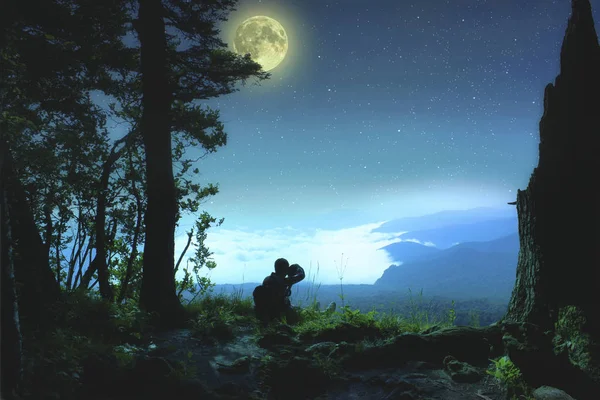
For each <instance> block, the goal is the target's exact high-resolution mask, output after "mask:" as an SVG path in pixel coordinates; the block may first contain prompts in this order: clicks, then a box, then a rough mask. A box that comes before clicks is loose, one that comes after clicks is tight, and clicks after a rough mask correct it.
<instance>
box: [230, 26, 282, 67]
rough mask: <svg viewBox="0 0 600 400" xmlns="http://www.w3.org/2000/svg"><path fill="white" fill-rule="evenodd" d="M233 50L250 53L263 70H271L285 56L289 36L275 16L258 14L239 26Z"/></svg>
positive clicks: (239, 52)
mask: <svg viewBox="0 0 600 400" xmlns="http://www.w3.org/2000/svg"><path fill="white" fill-rule="evenodd" d="M233 50H234V51H235V52H236V53H238V54H247V53H250V57H251V58H252V60H254V61H256V62H257V63H259V64H260V65H261V66H262V67H263V70H265V71H270V70H272V69H273V68H275V67H277V66H278V65H279V64H280V63H281V62H282V61H283V59H284V58H285V55H286V54H287V50H288V37H287V34H286V32H285V29H283V26H282V25H281V24H280V23H279V22H277V21H276V20H274V19H273V18H270V17H266V16H256V17H252V18H248V19H247V20H245V21H244V22H242V23H241V24H240V26H238V27H237V29H236V31H235V38H234V40H233Z"/></svg>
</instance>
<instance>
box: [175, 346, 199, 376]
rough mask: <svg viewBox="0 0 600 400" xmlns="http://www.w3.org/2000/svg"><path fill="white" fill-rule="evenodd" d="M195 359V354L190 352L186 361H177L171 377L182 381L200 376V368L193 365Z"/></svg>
mask: <svg viewBox="0 0 600 400" xmlns="http://www.w3.org/2000/svg"><path fill="white" fill-rule="evenodd" d="M193 357H194V353H193V352H192V351H190V350H188V352H187V353H186V357H185V359H184V360H180V361H177V362H176V363H174V364H173V371H172V372H171V376H172V377H174V378H175V379H177V380H181V381H183V380H189V379H194V378H196V376H197V375H198V368H197V367H196V365H194V363H193Z"/></svg>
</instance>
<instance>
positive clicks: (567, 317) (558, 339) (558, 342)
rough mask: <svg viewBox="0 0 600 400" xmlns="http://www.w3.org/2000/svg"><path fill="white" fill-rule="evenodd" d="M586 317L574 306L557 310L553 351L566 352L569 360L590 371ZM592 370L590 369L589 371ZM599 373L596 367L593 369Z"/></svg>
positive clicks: (595, 372)
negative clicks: (585, 328)
mask: <svg viewBox="0 0 600 400" xmlns="http://www.w3.org/2000/svg"><path fill="white" fill-rule="evenodd" d="M585 323H586V319H585V316H584V314H583V312H582V311H581V310H580V309H579V308H577V307H575V306H565V307H562V308H561V309H560V310H559V312H558V318H557V321H556V324H555V334H554V338H553V345H554V352H555V353H556V354H559V353H563V352H566V353H567V354H568V357H569V360H570V361H571V362H572V363H573V364H574V365H577V366H578V367H579V368H581V369H583V370H586V371H590V369H594V367H592V366H591V355H590V346H591V340H590V337H589V334H587V333H584V329H583V327H584V326H585ZM591 372H592V371H591ZM593 373H594V374H599V372H598V370H597V367H596V370H595V371H593Z"/></svg>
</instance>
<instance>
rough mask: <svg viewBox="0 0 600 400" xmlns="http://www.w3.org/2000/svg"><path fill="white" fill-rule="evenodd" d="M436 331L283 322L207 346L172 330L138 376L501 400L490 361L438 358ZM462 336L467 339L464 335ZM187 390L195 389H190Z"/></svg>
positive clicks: (225, 389) (296, 394) (290, 389)
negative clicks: (317, 330)
mask: <svg viewBox="0 0 600 400" xmlns="http://www.w3.org/2000/svg"><path fill="white" fill-rule="evenodd" d="M450 331H452V330H450ZM454 332H455V334H456V333H458V332H459V330H454ZM436 334H437V335H438V336H439V332H438V333H436V332H430V333H428V334H426V335H424V336H423V337H424V338H426V339H425V340H424V341H422V342H421V343H417V342H416V341H415V339H416V338H417V335H404V336H405V338H407V339H408V340H406V339H404V340H402V339H397V340H396V341H381V340H380V341H379V342H372V343H371V344H366V345H365V344H362V342H358V341H357V342H354V343H352V342H348V341H342V340H339V341H335V340H329V341H317V340H315V339H314V338H301V337H298V336H296V335H295V334H294V332H293V330H292V329H291V328H289V327H288V326H286V325H283V324H282V325H279V326H277V327H275V328H274V329H272V330H269V331H267V332H264V333H263V334H262V335H258V336H256V335H254V332H253V331H252V330H251V328H247V329H246V330H242V331H241V332H240V334H239V335H238V336H237V337H236V338H235V339H234V340H232V341H230V342H228V343H223V344H209V343H204V342H202V341H201V340H198V339H196V338H194V337H193V335H192V333H191V332H190V331H188V330H176V331H171V332H164V333H160V334H155V335H154V336H153V337H152V338H151V340H152V343H153V344H154V345H155V346H156V347H155V348H154V346H152V348H153V349H152V350H151V351H149V352H148V353H147V354H145V355H143V356H142V358H141V359H140V361H141V363H138V367H137V368H136V369H137V373H136V375H144V376H145V377H146V378H145V379H144V378H143V377H142V381H143V382H146V383H148V384H152V383H157V382H159V381H161V380H164V379H161V378H160V376H161V375H163V376H165V375H168V374H169V373H172V371H171V369H173V368H174V366H178V368H179V369H181V368H182V366H185V368H186V369H187V371H188V372H189V375H190V376H193V377H194V378H193V379H190V381H189V382H187V383H186V384H185V385H184V386H191V387H194V388H195V391H196V394H198V392H203V393H204V395H205V396H213V397H214V398H237V399H323V400H324V399H332V400H333V399H336V400H337V399H340V400H341V399H390V400H391V399H398V400H417V399H429V400H434V399H440V400H441V399H444V400H459V399H461V400H468V399H484V400H485V399H488V400H490V399H491V400H500V399H504V398H505V392H504V390H503V389H502V388H501V386H500V385H499V384H498V383H496V382H494V379H493V378H492V377H491V376H488V375H486V374H485V369H486V368H487V367H488V363H489V362H488V361H487V359H485V358H480V359H479V360H477V361H478V362H477V363H473V364H467V363H465V362H462V361H460V360H458V359H456V358H454V357H452V356H447V357H442V358H441V359H439V360H437V361H436V360H435V358H436V357H435V354H434V353H436V352H437V347H439V346H438V345H437V344H436V340H435V339H436V337H435V335H436ZM459 336H460V335H456V338H455V340H456V341H459V340H461V339H460V338H459ZM331 339H335V338H331ZM465 339H467V340H468V337H467V336H464V338H463V339H462V340H465ZM417 341H418V339H417ZM401 342H402V343H401ZM423 345H428V347H429V351H426V352H425V353H424V354H423V357H421V358H423V360H419V359H418V358H419V357H413V356H412V355H410V356H408V357H407V355H408V353H414V350H418V349H422V348H423ZM406 346H411V347H412V348H413V350H408V351H405V352H403V353H405V354H404V355H401V354H398V351H399V349H400V347H406ZM475 347H477V343H475ZM488 350H489V346H488ZM460 353H461V352H457V354H460ZM463 353H465V352H464V351H463ZM472 361H476V360H472ZM140 364H141V366H139V365H140ZM151 377H153V378H151ZM134 380H135V379H134ZM184 380H185V379H184ZM190 391H191V392H192V393H193V392H194V389H191V390H190ZM154 393H157V392H154ZM202 398H206V397H202Z"/></svg>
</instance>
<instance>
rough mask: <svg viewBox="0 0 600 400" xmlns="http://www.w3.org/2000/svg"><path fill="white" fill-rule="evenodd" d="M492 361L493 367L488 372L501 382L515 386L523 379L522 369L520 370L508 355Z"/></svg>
mask: <svg viewBox="0 0 600 400" xmlns="http://www.w3.org/2000/svg"><path fill="white" fill-rule="evenodd" d="M490 361H491V362H492V363H493V367H491V368H490V369H488V370H487V371H486V372H487V373H488V374H489V375H491V376H493V377H494V378H496V379H498V380H499V381H500V382H502V383H504V384H506V385H509V386H515V385H516V384H517V383H518V382H519V380H520V379H521V371H519V368H517V366H516V365H515V364H513V362H512V361H511V360H510V358H508V356H504V357H500V358H497V359H495V360H490Z"/></svg>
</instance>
